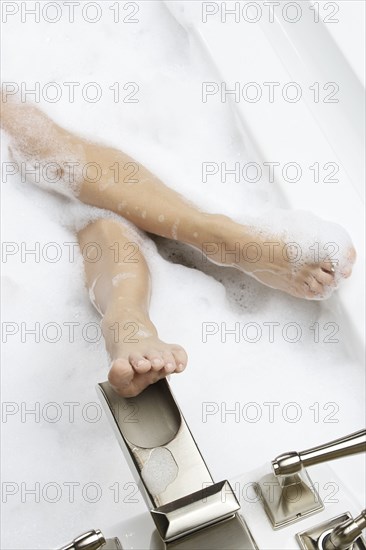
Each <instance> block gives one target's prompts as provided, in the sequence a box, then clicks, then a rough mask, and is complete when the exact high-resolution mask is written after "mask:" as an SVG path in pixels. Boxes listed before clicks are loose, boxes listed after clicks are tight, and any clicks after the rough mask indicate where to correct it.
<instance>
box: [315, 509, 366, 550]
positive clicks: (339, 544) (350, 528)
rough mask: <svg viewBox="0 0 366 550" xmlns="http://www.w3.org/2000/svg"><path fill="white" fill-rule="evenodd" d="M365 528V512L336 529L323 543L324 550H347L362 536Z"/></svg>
mask: <svg viewBox="0 0 366 550" xmlns="http://www.w3.org/2000/svg"><path fill="white" fill-rule="evenodd" d="M365 527H366V510H363V511H362V512H361V514H360V515H359V516H357V518H355V519H349V520H346V521H345V522H343V523H341V524H340V525H339V526H338V527H336V528H335V529H334V530H333V531H332V532H331V534H330V535H329V536H328V537H327V539H326V540H325V541H324V544H323V547H324V550H347V549H348V548H352V545H353V543H354V542H355V540H356V539H357V538H358V537H359V536H360V535H362V530H363V529H365Z"/></svg>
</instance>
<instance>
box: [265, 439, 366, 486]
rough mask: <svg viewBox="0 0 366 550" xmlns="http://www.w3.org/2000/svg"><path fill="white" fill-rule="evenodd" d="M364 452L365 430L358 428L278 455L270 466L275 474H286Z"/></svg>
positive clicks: (365, 446) (365, 445) (365, 442)
mask: <svg viewBox="0 0 366 550" xmlns="http://www.w3.org/2000/svg"><path fill="white" fill-rule="evenodd" d="M364 452H366V430H360V431H358V432H354V433H352V434H350V435H346V436H345V437H341V438H339V439H335V440H334V441H329V442H328V443H325V444H324V445H319V446H317V447H313V448H311V449H307V450H306V451H302V452H300V453H298V452H296V451H293V452H289V453H284V454H282V455H279V456H278V457H277V458H275V459H274V461H273V462H272V468H273V472H274V474H275V475H276V476H287V475H292V474H295V473H298V472H300V470H301V469H302V468H303V467H305V468H306V467H308V466H312V465H313V464H320V463H321V462H328V461H329V460H334V459H336V458H342V457H344V456H350V455H353V454H357V453H364Z"/></svg>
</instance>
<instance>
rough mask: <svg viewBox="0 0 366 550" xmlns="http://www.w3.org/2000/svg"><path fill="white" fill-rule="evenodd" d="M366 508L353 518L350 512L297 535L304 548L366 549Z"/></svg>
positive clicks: (312, 549) (331, 549)
mask: <svg viewBox="0 0 366 550" xmlns="http://www.w3.org/2000/svg"><path fill="white" fill-rule="evenodd" d="M365 527H366V510H363V511H362V512H361V514H360V515H359V516H357V517H356V518H354V519H353V517H352V516H351V514H350V513H349V512H347V513H345V514H342V515H341V516H338V517H336V518H333V519H330V520H328V521H325V522H323V523H321V524H320V525H317V526H316V527H313V528H312V529H309V530H307V531H304V532H303V533H298V534H297V535H296V538H297V541H298V542H299V545H300V548H301V549H302V550H365V549H366V544H365V540H364V538H363V537H362V530H363V529H365Z"/></svg>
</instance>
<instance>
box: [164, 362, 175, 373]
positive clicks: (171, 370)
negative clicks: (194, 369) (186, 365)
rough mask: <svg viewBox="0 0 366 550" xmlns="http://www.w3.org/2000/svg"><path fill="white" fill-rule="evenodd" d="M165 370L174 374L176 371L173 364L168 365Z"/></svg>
mask: <svg viewBox="0 0 366 550" xmlns="http://www.w3.org/2000/svg"><path fill="white" fill-rule="evenodd" d="M165 368H166V370H167V371H168V372H173V370H174V369H175V366H174V365H173V363H167V364H166V365H165Z"/></svg>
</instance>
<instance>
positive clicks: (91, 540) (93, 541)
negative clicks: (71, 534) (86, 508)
mask: <svg viewBox="0 0 366 550" xmlns="http://www.w3.org/2000/svg"><path fill="white" fill-rule="evenodd" d="M99 549H101V550H122V545H121V543H120V541H119V540H118V539H117V538H114V539H105V538H104V536H103V534H102V532H101V531H100V530H99V529H93V530H92V531H88V532H87V533H83V534H82V535H80V536H79V537H77V538H76V539H74V540H73V541H72V542H70V543H69V544H66V546H63V547H62V548H60V550H99Z"/></svg>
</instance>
